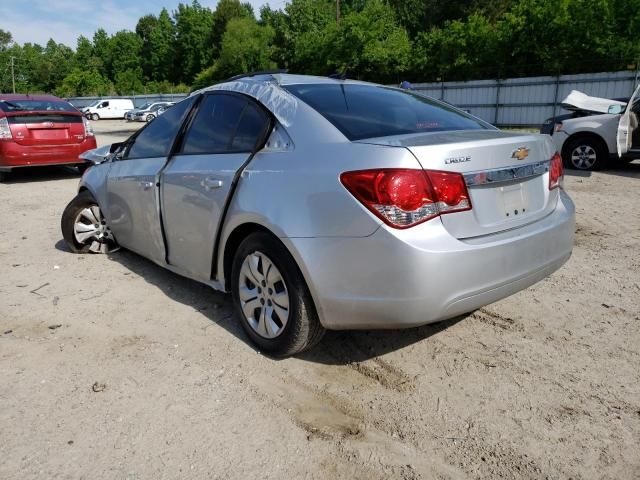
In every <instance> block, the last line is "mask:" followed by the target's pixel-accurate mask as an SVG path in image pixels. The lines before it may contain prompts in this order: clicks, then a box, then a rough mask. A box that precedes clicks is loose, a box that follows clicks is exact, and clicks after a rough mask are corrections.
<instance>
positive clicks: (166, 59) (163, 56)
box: [148, 8, 180, 81]
mask: <svg viewBox="0 0 640 480" xmlns="http://www.w3.org/2000/svg"><path fill="white" fill-rule="evenodd" d="M175 41H176V26H175V24H174V23H173V20H172V19H171V17H170V16H169V12H167V9H166V8H163V9H162V11H161V12H160V15H159V16H158V22H157V23H156V25H155V27H154V28H153V29H152V30H151V33H150V34H149V58H148V62H149V66H150V72H149V77H150V78H151V79H152V80H155V81H162V80H168V81H176V80H179V78H180V76H179V75H177V74H176V69H175V63H176V52H175Z"/></svg>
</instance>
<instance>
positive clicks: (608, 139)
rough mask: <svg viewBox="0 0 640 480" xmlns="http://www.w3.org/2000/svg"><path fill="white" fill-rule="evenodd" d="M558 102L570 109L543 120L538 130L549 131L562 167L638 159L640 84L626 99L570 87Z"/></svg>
mask: <svg viewBox="0 0 640 480" xmlns="http://www.w3.org/2000/svg"><path fill="white" fill-rule="evenodd" d="M562 106H563V108H565V109H567V110H570V111H572V112H573V113H572V114H569V115H559V116H557V117H553V118H550V119H548V120H546V121H545V123H544V124H543V125H542V129H541V133H548V134H549V135H551V138H553V141H554V143H555V144H556V146H557V148H558V151H559V152H560V153H561V154H562V159H563V161H564V164H565V166H566V167H568V168H574V169H577V170H598V169H600V168H603V167H605V166H607V165H608V164H609V165H611V164H612V163H613V162H615V161H621V160H622V161H631V160H635V159H640V129H638V116H640V86H638V88H637V89H636V91H635V92H634V94H633V95H632V96H631V98H630V99H629V101H628V102H626V103H625V102H620V101H616V100H609V99H605V98H597V97H590V96H588V95H585V94H584V93H581V92H578V91H575V90H574V91H572V92H571V93H570V94H569V95H568V96H567V98H565V99H564V100H563V101H562Z"/></svg>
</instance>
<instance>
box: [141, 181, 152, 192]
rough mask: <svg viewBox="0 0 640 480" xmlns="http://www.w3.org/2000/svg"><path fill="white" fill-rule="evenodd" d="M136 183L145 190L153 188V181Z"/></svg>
mask: <svg viewBox="0 0 640 480" xmlns="http://www.w3.org/2000/svg"><path fill="white" fill-rule="evenodd" d="M138 185H140V186H141V187H142V188H143V189H145V190H149V189H150V188H153V185H154V183H153V182H138Z"/></svg>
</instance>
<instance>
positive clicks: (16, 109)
mask: <svg viewBox="0 0 640 480" xmlns="http://www.w3.org/2000/svg"><path fill="white" fill-rule="evenodd" d="M92 148H96V137H95V135H94V133H93V130H92V128H91V126H90V125H89V122H88V121H87V119H85V118H84V117H83V115H82V113H80V112H79V111H78V110H77V109H76V108H75V107H74V106H73V105H71V104H70V103H68V102H65V101H64V100H62V99H60V98H58V97H54V96H52V95H9V94H2V93H0V181H1V180H3V179H4V178H5V177H6V175H7V174H8V173H9V172H11V171H12V170H15V169H18V168H24V167H36V166H45V165H46V166H48V165H71V166H77V167H78V168H79V169H80V170H82V169H83V168H84V166H85V162H84V161H83V160H80V159H79V158H78V155H80V154H81V153H82V152H84V151H86V150H91V149H92Z"/></svg>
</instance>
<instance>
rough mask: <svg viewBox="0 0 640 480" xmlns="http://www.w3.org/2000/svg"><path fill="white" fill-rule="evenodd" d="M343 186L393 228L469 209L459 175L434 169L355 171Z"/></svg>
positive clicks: (345, 177) (346, 176) (344, 177)
mask: <svg viewBox="0 0 640 480" xmlns="http://www.w3.org/2000/svg"><path fill="white" fill-rule="evenodd" d="M340 181H341V182H342V184H343V185H344V186H345V187H346V188H347V190H349V192H351V194H352V195H353V196H354V197H356V198H357V199H358V200H359V201H360V202H362V204H363V205H364V206H365V207H367V208H368V209H369V210H370V211H371V212H372V213H373V214H374V215H376V216H377V217H379V218H380V219H381V220H383V221H384V222H385V223H386V224H388V225H390V226H392V227H394V228H408V227H412V226H414V225H417V224H418V223H422V222H426V221H427V220H430V219H432V218H434V217H437V216H439V215H442V214H445V213H453V212H461V211H464V210H470V209H471V200H470V199H469V193H468V192H467V186H466V185H465V183H464V177H463V176H462V175H461V174H459V173H454V172H440V171H436V170H414V169H380V170H358V171H354V172H345V173H343V174H342V175H340Z"/></svg>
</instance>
